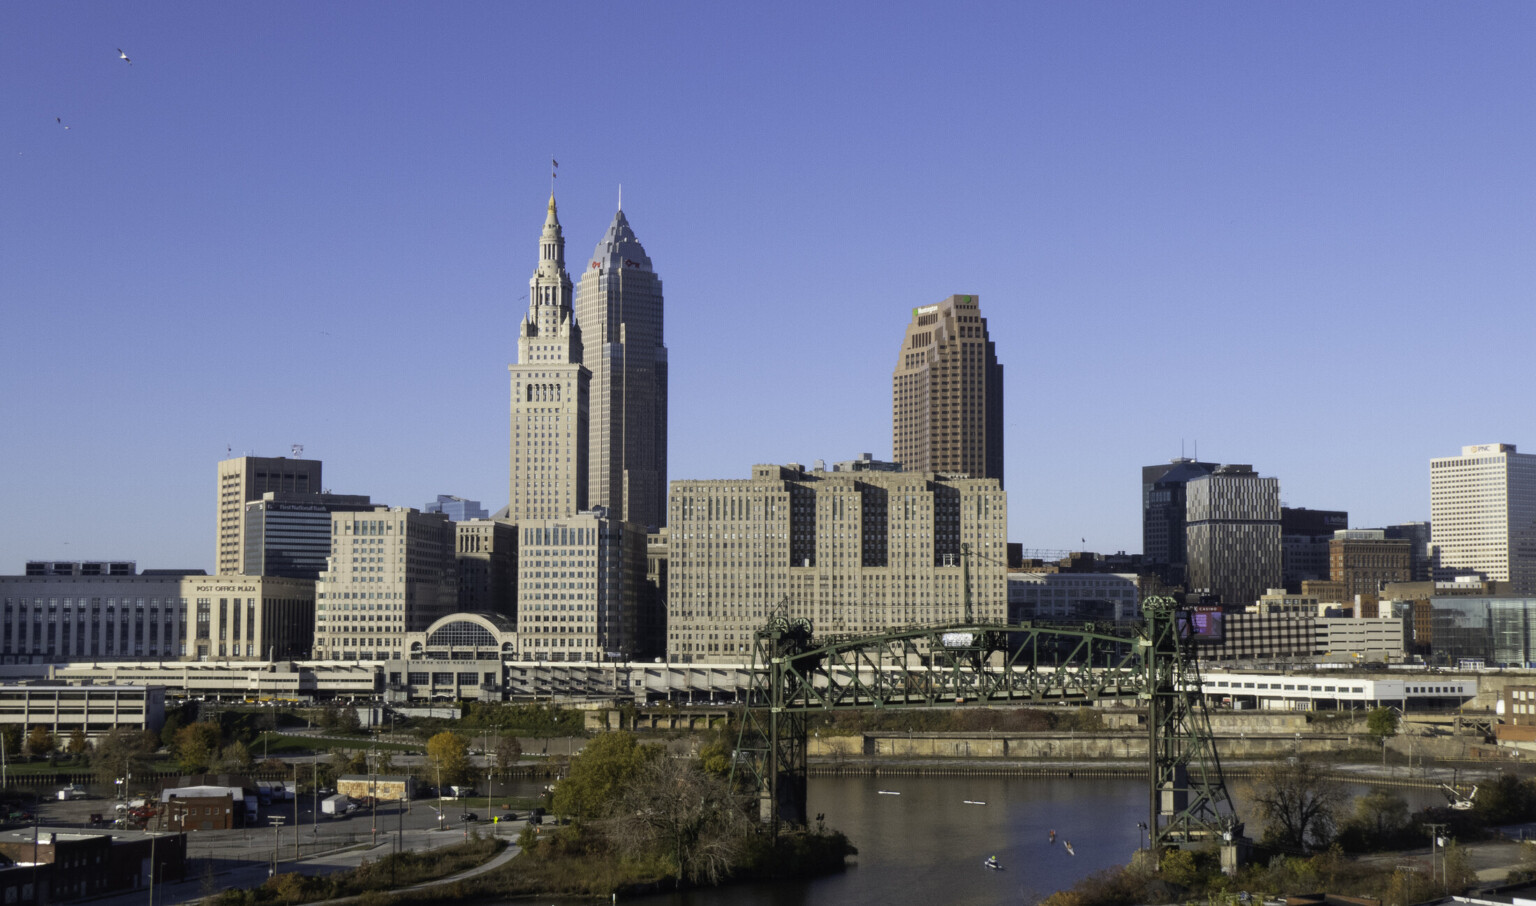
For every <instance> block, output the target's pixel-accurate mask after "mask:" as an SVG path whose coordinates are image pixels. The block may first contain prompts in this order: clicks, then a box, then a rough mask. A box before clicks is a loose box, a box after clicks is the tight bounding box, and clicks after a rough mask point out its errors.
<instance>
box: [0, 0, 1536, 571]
mask: <svg viewBox="0 0 1536 906" xmlns="http://www.w3.org/2000/svg"><path fill="white" fill-rule="evenodd" d="M274 11H275V14H274ZM812 11H814V12H815V22H816V27H815V28H811V29H808V28H806V27H805V26H804V22H805V21H806V17H807V15H808V14H809V13H810V12H812ZM8 12H10V13H11V16H10V19H11V23H12V25H13V29H12V33H13V34H16V35H27V36H29V37H28V40H27V41H26V42H16V43H15V46H13V47H11V48H8V49H9V51H10V52H9V53H8V54H6V55H5V57H4V63H3V64H0V65H3V66H5V67H6V74H7V75H8V76H9V77H10V84H11V85H12V86H13V90H12V91H10V92H7V93H5V95H4V96H3V97H0V122H3V123H4V124H5V126H6V135H7V138H8V146H7V148H6V153H5V154H4V155H0V158H3V159H4V161H5V167H6V170H7V172H6V174H5V179H6V184H7V186H8V191H7V204H6V205H5V206H4V208H3V209H0V240H3V241H4V244H5V248H6V249H7V257H6V266H5V268H4V270H3V273H4V276H3V277H0V294H3V296H4V297H5V298H6V299H7V300H8V301H12V300H20V303H21V304H14V302H13V304H8V305H7V306H6V307H5V321H4V323H5V326H6V327H7V334H8V335H9V336H11V337H13V338H14V339H13V348H12V350H11V352H10V354H9V355H8V356H6V357H4V359H3V364H0V376H3V380H4V384H5V386H6V387H8V388H10V389H11V390H12V392H11V393H10V394H7V402H6V405H5V409H4V410H3V416H0V425H3V426H4V427H3V429H0V430H3V433H0V438H3V439H4V441H5V449H6V456H7V466H8V468H7V469H6V470H5V473H4V474H5V478H4V479H3V482H4V483H3V485H0V491H3V499H5V500H6V501H7V504H8V505H7V507H6V515H5V518H4V519H0V573H15V572H20V571H21V567H22V564H23V563H24V562H25V561H26V560H28V559H34V558H36V559H57V560H107V559H132V560H137V561H138V562H139V564H140V565H141V566H142V567H146V568H152V567H173V566H176V567H194V568H197V567H200V568H205V569H208V570H209V571H210V572H212V571H213V569H214V567H215V565H216V564H215V563H213V562H212V553H213V552H212V551H211V550H210V549H209V542H210V539H211V538H212V537H213V535H214V529H215V525H214V517H213V512H212V510H211V508H210V507H209V506H208V499H209V495H210V491H212V490H213V489H214V486H215V481H216V474H217V463H218V462H219V461H220V460H223V459H226V458H228V457H229V456H232V455H233V456H240V455H253V456H281V455H287V454H288V450H289V446H290V445H291V444H303V445H304V456H305V457H306V458H313V459H318V460H322V461H324V462H325V465H326V476H327V478H326V482H325V483H326V486H327V488H329V489H330V490H333V491H336V492H338V493H344V494H366V495H370V496H371V498H372V499H373V500H374V501H376V502H378V503H381V504H386V505H389V506H411V507H418V508H419V507H420V506H421V505H422V502H423V501H427V500H431V499H433V498H434V497H435V496H436V495H438V494H453V495H460V496H464V497H468V498H473V499H477V500H481V501H483V502H484V503H485V505H486V506H487V508H488V509H491V510H492V511H494V510H496V509H499V508H500V507H501V506H502V505H503V504H505V503H506V502H507V501H506V500H505V499H503V494H504V492H505V488H506V481H507V478H506V463H507V455H508V447H507V445H508V437H507V425H506V396H505V394H506V385H505V384H504V383H503V381H505V380H506V372H505V370H504V369H505V368H506V365H507V364H508V363H509V362H513V361H515V360H516V356H515V348H516V334H517V322H518V320H519V319H520V318H521V317H522V316H523V315H524V314H525V313H526V311H527V309H528V306H527V299H526V297H525V296H524V293H525V291H526V286H527V284H526V283H525V281H526V279H527V276H528V267H529V265H530V263H531V262H530V259H529V254H528V249H529V247H530V246H529V242H530V237H531V231H532V230H534V229H537V226H538V221H537V220H535V218H538V217H539V215H540V213H541V212H542V211H543V206H544V204H545V202H546V200H547V198H548V195H549V191H550V182H551V181H550V179H549V167H550V158H551V157H554V158H557V159H558V160H559V162H560V168H559V171H558V172H559V178H558V179H556V180H555V181H554V182H555V186H554V189H555V192H556V194H557V196H558V198H559V200H560V205H561V215H562V223H563V224H564V227H565V232H566V236H567V238H568V239H569V240H571V241H572V242H574V243H575V245H574V246H572V248H574V249H575V250H576V254H577V255H578V256H581V255H585V253H586V250H587V249H588V248H591V245H590V243H595V242H596V241H597V240H598V239H599V238H600V237H601V236H602V235H603V230H604V228H605V226H606V225H607V224H608V223H609V222H610V221H611V220H612V218H613V214H614V211H615V210H616V209H617V207H618V195H619V185H620V184H621V183H622V184H623V187H624V210H625V213H626V214H627V216H628V217H629V219H630V220H631V221H632V222H633V223H634V225H635V229H636V232H637V233H638V234H639V235H640V236H642V237H643V238H644V242H645V247H646V250H647V252H648V254H649V255H651V256H652V257H653V258H654V259H655V260H656V262H657V263H658V269H659V270H661V271H662V272H663V273H664V274H665V277H666V292H667V302H666V304H667V308H668V313H667V321H668V324H667V337H666V345H667V348H668V352H669V356H670V360H669V368H670V374H669V384H670V388H671V390H670V399H669V413H668V421H669V429H670V431H669V436H668V454H669V455H668V475H667V477H668V479H669V480H678V479H695V480H703V479H712V478H731V477H734V476H738V475H741V474H744V473H745V472H746V471H747V470H748V469H749V468H750V467H751V466H752V465H755V464H766V463H784V462H803V463H807V464H809V463H811V462H813V461H815V460H817V459H824V460H826V461H828V462H831V461H836V460H842V459H852V458H854V457H856V456H857V455H858V454H859V453H861V452H870V453H873V454H874V455H875V457H876V458H879V459H890V458H892V451H891V449H890V446H889V445H890V411H891V398H890V374H891V369H892V368H893V367H894V366H895V364H896V361H895V356H894V354H893V352H892V349H891V348H890V347H891V344H892V342H893V340H892V339H878V340H876V341H871V342H863V340H864V338H871V337H873V338H893V337H895V336H897V335H899V332H900V331H901V329H902V326H903V325H904V324H905V323H906V321H907V320H908V318H909V316H910V312H911V310H912V309H913V308H914V307H918V306H923V305H930V304H933V303H934V302H935V301H937V300H939V299H943V298H945V297H947V296H950V295H953V294H962V293H964V294H975V295H977V296H979V297H980V298H981V299H982V300H984V305H985V306H986V315H987V320H988V324H989V330H990V333H991V336H992V339H993V341H994V342H995V344H996V347H997V354H998V358H999V360H1000V361H1002V362H1004V363H1006V365H1007V372H1006V378H1005V380H1006V383H1007V385H1008V386H1007V389H1006V394H1005V398H1006V400H1007V403H1008V405H1007V411H1006V412H1005V434H1006V443H1005V448H1006V451H1007V462H1006V466H1005V476H1006V487H1007V489H1008V496H1009V501H1008V510H1009V531H1008V537H1009V540H1011V541H1016V542H1019V543H1021V544H1023V545H1024V546H1025V547H1029V548H1068V547H1086V548H1088V549H1092V550H1099V551H1106V552H1113V551H1117V550H1126V551H1136V550H1138V549H1139V548H1140V537H1141V520H1140V516H1141V513H1140V509H1139V507H1138V487H1139V476H1140V469H1141V468H1142V467H1143V466H1145V465H1147V464H1149V463H1155V462H1159V461H1166V460H1169V459H1172V458H1174V457H1177V456H1180V455H1181V454H1182V455H1187V456H1198V457H1199V458H1201V459H1205V460H1210V461H1216V462H1243V463H1253V464H1254V465H1255V467H1256V468H1257V469H1258V471H1259V473H1260V474H1261V475H1264V476H1273V477H1276V478H1278V479H1279V480H1280V492H1281V498H1282V500H1283V502H1284V503H1285V504H1286V505H1288V506H1293V507H1294V506H1299V507H1311V508H1319V509H1340V510H1348V511H1349V513H1350V520H1351V524H1353V525H1358V526H1373V525H1387V524H1393V523H1398V522H1407V521H1422V520H1427V519H1428V518H1429V515H1430V503H1429V460H1430V459H1432V458H1435V457H1443V456H1451V455H1454V454H1455V453H1456V451H1457V450H1459V449H1460V448H1461V447H1462V446H1465V445H1470V444H1486V443H1510V444H1515V445H1517V446H1519V447H1520V449H1521V450H1536V413H1533V412H1532V410H1531V407H1530V406H1528V405H1521V404H1520V399H1521V398H1520V397H1519V396H1518V394H1519V392H1520V388H1523V387H1528V386H1529V384H1530V377H1531V371H1530V368H1529V366H1528V365H1526V364H1525V352H1524V350H1523V348H1522V344H1521V343H1520V338H1522V337H1526V336H1530V335H1532V333H1533V329H1532V328H1536V313H1533V307H1532V306H1530V305H1529V303H1528V297H1529V295H1530V287H1531V286H1532V285H1536V260H1533V257H1536V256H1531V255H1530V254H1529V250H1530V248H1532V247H1533V240H1536V220H1533V215H1532V213H1531V212H1532V211H1533V210H1536V205H1533V204H1532V202H1533V201H1536V197H1533V196H1536V174H1533V173H1531V172H1530V171H1529V168H1528V167H1527V166H1526V165H1525V164H1524V157H1525V155H1524V153H1523V149H1525V148H1528V147H1529V146H1530V145H1531V143H1532V140H1533V138H1536V110H1533V107H1532V105H1531V104H1530V102H1529V100H1528V99H1527V98H1525V97H1524V94H1525V92H1524V87H1523V86H1525V85H1527V84H1530V82H1531V80H1532V77H1533V76H1536V59H1533V58H1532V56H1531V55H1530V54H1529V51H1528V36H1529V35H1530V34H1531V31H1532V28H1533V27H1536V10H1532V9H1531V8H1529V7H1526V6H1522V5H1519V4H1513V3H1511V4H1499V3H1494V4H1487V5H1481V6H1478V7H1476V8H1473V9H1471V10H1470V11H1469V10H1467V9H1464V8H1449V7H1432V6H1409V7H1402V6H1398V5H1393V4H1388V3H1356V4H1347V5H1329V4H1302V5H1286V6H1279V5H1275V6H1241V7H1230V6H1218V5H1207V4H1168V5H1163V6H1159V7H1158V8H1156V9H1151V8H1143V7H1139V6H1134V5H1130V4H1106V5H1097V6H1078V5H1072V6H1065V5H1053V4H1040V3H1026V4H1019V5H1017V6H1001V5H996V6H992V5H966V6H961V7H957V8H956V9H954V10H952V11H949V12H947V13H946V14H945V15H944V16H943V17H940V16H939V15H938V13H937V12H936V11H934V10H932V9H931V8H929V7H925V6H921V5H915V4H914V5H902V4H897V5H880V6H873V5H860V4H849V5H846V6H839V7H836V8H832V9H825V8H821V7H813V6H810V5H804V4H794V3H790V4H785V5H783V6H779V7H773V8H770V9H761V10H756V9H753V10H748V9H710V10H708V11H704V12H702V13H701V12H700V11H698V10H691V11H690V10H684V9H675V10H674V9H668V8H662V9H657V10H651V11H648V14H647V15H645V16H622V17H620V16H614V17H601V18H600V19H597V20H592V19H590V18H589V17H580V16H578V15H576V14H575V13H574V12H563V11H559V10H550V9H524V8H507V9H502V8H497V7H492V8H482V7H469V6H464V7H455V6H450V7H447V8H446V9H442V8H431V9H427V8H420V9H416V8H411V7H401V8H393V9H389V10H386V11H379V12H375V13H373V14H371V15H368V16H360V15H349V14H348V12H347V11H344V10H339V9H324V8H321V9H312V8H307V7H302V6H298V5H289V6H276V7H270V8H223V7H207V6H205V5H198V4H191V3H167V4H164V5H157V6H154V7H150V8H144V9H138V8H134V9H129V8H126V7H123V8H120V7H112V6H85V7H57V6H56V5H49V4H42V3H21V4H17V5H15V6H13V7H11V8H10V9H9V10H8ZM530 35H536V36H539V41H544V40H547V39H548V38H549V36H560V35H565V36H568V37H569V38H570V39H571V40H569V41H568V42H567V44H568V47H567V49H566V50H565V51H564V52H562V54H561V55H560V57H559V62H558V64H556V65H550V63H549V61H548V59H547V58H546V56H545V55H541V54H536V53H526V52H520V51H517V50H509V49H508V48H519V47H524V46H527V44H528V40H527V39H528V36H530ZM578 37H579V40H577V38H578ZM280 39H281V40H280ZM118 47H122V48H123V49H124V50H125V51H126V52H127V53H129V54H130V55H131V56H132V58H133V61H134V64H133V66H132V67H131V68H130V67H128V66H127V65H126V64H125V63H123V61H122V60H121V59H119V58H118V56H117V54H116V48H118ZM636 48H644V50H643V52H642V51H640V50H637V49H636ZM599 104H601V105H603V106H605V107H608V108H612V112H611V113H609V114H607V115H604V116H594V115H593V114H592V110H593V109H594V107H595V105H599ZM56 118H57V119H56ZM616 119H617V120H620V121H621V122H622V123H623V129H620V130H617V131H616V130H615V129H614V120H616ZM534 125H537V127H538V128H532V127H533V126H534ZM65 126H68V127H69V128H68V129H65V128H64V127H65ZM583 260H584V259H583ZM573 276H574V275H573ZM520 296H523V298H521V299H520V298H519V297H520ZM850 339H851V340H853V342H850ZM866 347H867V348H866ZM380 353H383V355H380ZM1080 539H1081V540H1080Z"/></svg>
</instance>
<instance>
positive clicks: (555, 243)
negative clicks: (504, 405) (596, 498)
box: [506, 194, 592, 523]
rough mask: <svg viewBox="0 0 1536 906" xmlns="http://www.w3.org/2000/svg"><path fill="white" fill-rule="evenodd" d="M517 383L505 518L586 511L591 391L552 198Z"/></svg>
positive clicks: (515, 368)
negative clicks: (589, 401)
mask: <svg viewBox="0 0 1536 906" xmlns="http://www.w3.org/2000/svg"><path fill="white" fill-rule="evenodd" d="M507 369H508V371H509V372H510V373H511V381H512V443H511V448H512V452H511V457H512V462H511V482H510V488H509V493H508V497H507V511H506V512H507V516H508V518H509V519H511V521H513V522H518V523H521V522H523V521H525V520H528V519H560V518H563V517H565V516H570V515H574V514H575V513H577V512H579V511H581V510H584V509H586V507H587V481H588V472H587V469H588V461H587V455H588V442H587V438H588V414H589V413H588V405H589V404H588V393H589V385H590V383H591V378H592V372H591V371H589V370H587V367H586V366H585V365H583V364H582V341H581V328H580V327H578V326H577V324H576V313H575V310H574V308H572V301H571V277H570V275H569V274H567V273H566V271H565V237H564V235H563V234H562V233H561V231H560V218H559V216H558V215H557V214H556V211H555V196H554V195H553V194H551V195H550V196H549V213H548V215H547V216H546V218H545V220H544V231H543V233H542V234H541V235H540V237H539V264H538V267H537V268H536V269H535V270H534V273H533V277H532V278H531V279H530V280H529V281H528V314H527V316H525V317H524V318H523V320H522V322H521V324H520V326H519V327H518V337H517V364H515V365H508V366H507Z"/></svg>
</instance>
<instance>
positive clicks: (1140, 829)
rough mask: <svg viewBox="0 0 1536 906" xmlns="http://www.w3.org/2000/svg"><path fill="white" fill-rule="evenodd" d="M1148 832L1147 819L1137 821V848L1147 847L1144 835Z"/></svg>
mask: <svg viewBox="0 0 1536 906" xmlns="http://www.w3.org/2000/svg"><path fill="white" fill-rule="evenodd" d="M1146 832H1147V822H1145V821H1138V822H1136V848H1137V849H1146V848H1147V845H1146V843H1144V842H1143V840H1144V835H1145V834H1146Z"/></svg>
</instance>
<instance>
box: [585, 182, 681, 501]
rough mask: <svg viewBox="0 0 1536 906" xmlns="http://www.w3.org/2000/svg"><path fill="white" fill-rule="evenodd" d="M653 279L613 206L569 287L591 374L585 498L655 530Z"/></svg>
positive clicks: (658, 458) (660, 452)
mask: <svg viewBox="0 0 1536 906" xmlns="http://www.w3.org/2000/svg"><path fill="white" fill-rule="evenodd" d="M662 313H663V312H662V297H661V279H660V278H659V277H657V276H656V272H655V271H653V270H652V269H651V259H650V257H649V256H647V255H646V254H645V247H644V246H642V245H641V244H640V240H639V239H637V238H635V231H634V230H633V229H631V228H630V226H629V221H628V220H627V219H625V217H624V211H623V210H622V209H620V210H619V212H618V213H617V214H615V215H614V216H613V223H611V224H609V226H608V232H607V233H605V234H603V238H602V240H601V241H599V242H598V244H597V249H596V250H595V251H593V253H592V260H591V261H589V262H588V263H587V267H586V269H585V270H583V271H582V272H581V282H580V283H579V284H578V285H577V287H576V323H577V324H579V325H580V326H581V339H582V349H583V358H582V361H583V362H584V363H585V364H586V366H587V368H588V369H590V370H591V372H592V392H591V396H590V411H591V432H592V433H591V440H590V446H591V454H590V467H591V475H590V478H589V481H588V493H587V502H588V504H589V505H591V506H594V507H598V506H601V507H607V508H608V513H609V515H611V516H612V517H613V518H615V519H621V520H624V521H627V522H636V523H639V524H640V525H643V526H648V527H651V528H655V527H657V526H661V525H664V524H665V523H666V520H667V347H666V344H665V343H664V342H663V334H662V321H663V319H662Z"/></svg>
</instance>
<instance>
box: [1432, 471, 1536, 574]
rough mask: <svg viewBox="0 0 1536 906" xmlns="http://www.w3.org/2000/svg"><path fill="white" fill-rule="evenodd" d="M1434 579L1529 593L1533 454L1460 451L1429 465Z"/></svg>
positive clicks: (1534, 557)
mask: <svg viewBox="0 0 1536 906" xmlns="http://www.w3.org/2000/svg"><path fill="white" fill-rule="evenodd" d="M1429 508H1430V543H1431V544H1432V545H1433V547H1434V553H1435V557H1436V564H1435V578H1437V579H1452V578H1454V577H1456V576H1477V577H1480V578H1483V579H1491V580H1494V581H1499V582H1508V583H1509V584H1510V587H1511V588H1512V590H1513V591H1515V592H1516V593H1517V594H1524V595H1533V594H1536V454H1530V453H1520V452H1518V451H1517V450H1516V449H1515V445H1514V444H1478V445H1475V446H1469V447H1462V448H1461V455H1460V456H1445V457H1440V458H1437V459H1431V460H1430V461H1429Z"/></svg>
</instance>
